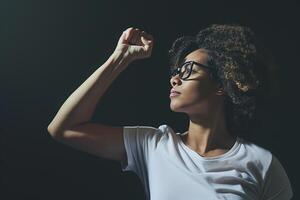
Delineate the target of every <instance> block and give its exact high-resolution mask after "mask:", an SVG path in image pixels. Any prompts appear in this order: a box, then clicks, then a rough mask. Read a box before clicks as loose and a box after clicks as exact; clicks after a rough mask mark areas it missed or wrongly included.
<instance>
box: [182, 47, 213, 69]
mask: <svg viewBox="0 0 300 200" xmlns="http://www.w3.org/2000/svg"><path fill="white" fill-rule="evenodd" d="M187 61H196V62H198V63H201V64H204V65H206V64H207V61H208V52H207V50H205V49H197V50H195V51H192V52H191V53H189V54H188V55H187V56H186V57H185V58H184V62H187Z"/></svg>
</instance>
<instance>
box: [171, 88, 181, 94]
mask: <svg viewBox="0 0 300 200" xmlns="http://www.w3.org/2000/svg"><path fill="white" fill-rule="evenodd" d="M170 93H171V94H172V93H177V94H180V92H178V91H176V90H174V89H171V91H170Z"/></svg>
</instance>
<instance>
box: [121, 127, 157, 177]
mask: <svg viewBox="0 0 300 200" xmlns="http://www.w3.org/2000/svg"><path fill="white" fill-rule="evenodd" d="M161 135H162V132H161V130H160V129H157V128H154V127H151V126H124V127H123V139H124V145H125V150H126V155H127V163H124V162H121V169H122V171H133V172H135V173H136V174H137V175H138V176H139V177H140V178H145V177H147V170H148V160H149V155H150V154H151V152H152V151H154V150H155V147H156V145H157V143H158V140H159V139H160V137H161Z"/></svg>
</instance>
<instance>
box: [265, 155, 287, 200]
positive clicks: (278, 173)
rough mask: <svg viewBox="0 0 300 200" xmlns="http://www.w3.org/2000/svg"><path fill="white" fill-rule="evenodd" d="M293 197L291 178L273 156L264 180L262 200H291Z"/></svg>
mask: <svg viewBox="0 0 300 200" xmlns="http://www.w3.org/2000/svg"><path fill="white" fill-rule="evenodd" d="M292 196H293V191H292V187H291V184H290V181H289V178H288V176H287V174H286V172H285V170H284V168H283V166H282V165H281V163H280V162H279V160H278V159H277V158H276V157H275V156H274V155H273V156H272V161H271V164H270V166H269V169H268V171H267V173H266V177H265V180H264V186H263V193H262V198H261V199H262V200H289V199H291V198H292Z"/></svg>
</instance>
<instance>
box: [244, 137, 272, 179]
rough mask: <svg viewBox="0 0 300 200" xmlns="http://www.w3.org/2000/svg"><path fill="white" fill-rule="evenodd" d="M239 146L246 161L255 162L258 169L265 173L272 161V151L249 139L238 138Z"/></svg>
mask: <svg viewBox="0 0 300 200" xmlns="http://www.w3.org/2000/svg"><path fill="white" fill-rule="evenodd" d="M240 142H241V148H242V151H243V153H244V154H245V157H246V158H247V160H248V161H251V163H253V164H255V165H256V167H257V168H258V170H259V171H261V173H262V174H263V175H264V174H266V172H267V170H268V168H269V166H270V165H271V162H272V157H273V155H272V153H271V151H269V150H268V149H266V148H264V147H262V146H260V145H257V144H254V143H252V142H250V141H247V140H244V139H240Z"/></svg>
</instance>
